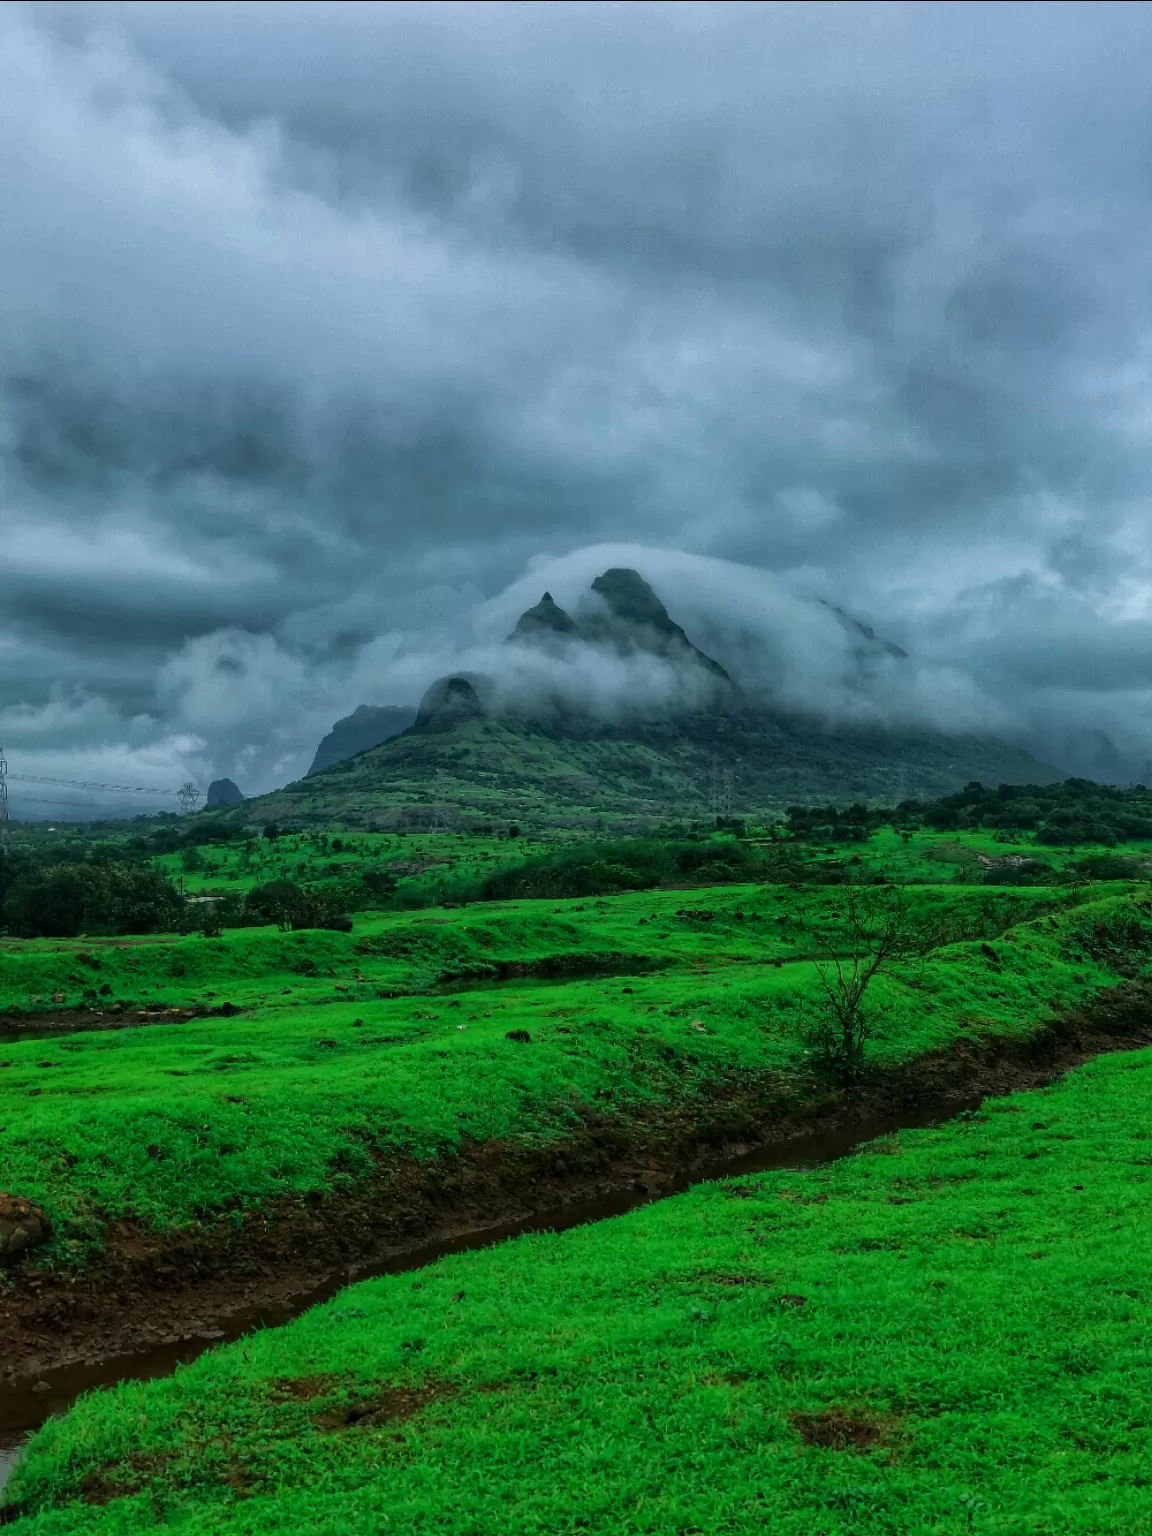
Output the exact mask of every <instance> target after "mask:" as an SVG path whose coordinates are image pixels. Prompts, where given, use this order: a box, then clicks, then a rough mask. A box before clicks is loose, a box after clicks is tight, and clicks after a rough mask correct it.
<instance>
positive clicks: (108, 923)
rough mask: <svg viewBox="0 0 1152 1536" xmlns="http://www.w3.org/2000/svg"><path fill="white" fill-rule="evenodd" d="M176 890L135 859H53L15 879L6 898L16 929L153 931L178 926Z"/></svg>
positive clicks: (54, 933)
mask: <svg viewBox="0 0 1152 1536" xmlns="http://www.w3.org/2000/svg"><path fill="white" fill-rule="evenodd" d="M182 909H183V903H182V902H181V899H180V896H179V894H178V892H177V891H176V888H175V887H174V886H173V884H172V882H171V881H170V880H168V879H167V878H166V877H165V876H164V875H163V874H161V873H160V871H159V870H155V869H146V868H141V867H140V866H139V865H136V864H123V863H121V864H111V863H109V864H81V863H76V864H56V865H52V866H48V867H46V868H41V869H35V870H30V871H28V872H27V873H26V874H24V875H22V876H21V877H20V878H19V879H17V880H16V881H15V883H14V884H13V886H12V889H11V890H10V891H9V893H8V899H7V901H6V903H5V915H6V917H7V919H8V923H9V925H10V927H11V928H12V931H13V932H14V933H18V934H20V935H22V936H24V937H27V938H36V937H43V938H73V937H75V936H76V935H77V934H80V933H157V932H165V931H167V930H168V929H170V928H173V927H175V926H176V924H177V922H178V921H179V918H180V914H181V912H182Z"/></svg>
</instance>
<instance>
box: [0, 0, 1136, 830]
mask: <svg viewBox="0 0 1152 1536" xmlns="http://www.w3.org/2000/svg"><path fill="white" fill-rule="evenodd" d="M1150 70H1152V13H1150V12H1149V11H1148V9H1147V8H1145V7H1138V6H1130V5H1123V4H1107V3H1105V4H1092V5H1082V4H1079V3H1068V4H1043V3H1041V4H979V3H973V4H949V3H935V4H916V3H910V4H875V3H861V4H858V5H852V6H844V5H837V4H819V3H817V4H810V5H805V6H798V5H779V6H776V5H773V6H746V5H728V4H723V3H713V4H709V5H696V4H693V3H681V4H673V5H664V4H659V3H653V4H643V5H632V4H622V5H612V6H608V5H598V4H581V5H503V4H486V3H473V4H470V5H469V6H466V7H465V6H459V5H439V4H392V5H374V4H342V3H322V4H321V3H316V4H313V3H308V0H304V3H297V4H292V5H286V4H285V5H281V4H275V3H261V4H248V3H242V0H241V3H229V4H214V3H210V0H209V3H205V0H200V3H197V4H194V5H193V4H183V3H179V0H176V3H169V4H150V3H137V4H131V5H119V4H100V3H96V4H86V3H70V4H65V5H56V4H52V3H41V4H38V5H34V6H33V5H29V6H25V5H21V4H9V5H3V6H0V206H3V208H4V210H5V216H4V235H3V239H2V241H0V334H2V335H3V338H4V345H3V349H2V351H0V661H2V662H3V665H2V666H0V741H2V742H3V744H4V746H5V748H6V750H7V752H8V755H9V758H10V760H11V762H12V765H13V771H14V772H15V771H16V770H17V763H19V765H20V766H21V767H23V768H24V770H25V771H26V772H27V773H29V774H33V773H36V774H39V775H40V776H59V777H75V778H83V779H91V780H94V781H95V780H99V781H107V782H113V781H120V780H123V781H125V782H132V783H139V784H153V783H156V784H162V785H164V786H167V785H168V784H169V783H170V782H171V781H172V780H173V778H174V779H175V780H176V782H179V781H180V778H181V777H182V776H188V775H193V776H196V777H198V778H200V779H201V780H202V781H206V779H207V778H208V777H211V776H214V775H215V774H219V773H228V774H230V776H232V777H235V778H237V781H238V782H240V783H241V784H242V786H243V787H244V788H245V789H248V790H255V789H262V788H267V787H270V786H271V785H272V784H273V783H275V782H279V781H282V780H283V779H284V778H287V777H291V776H292V775H293V774H294V773H297V772H300V771H302V767H303V766H306V760H307V758H308V755H309V753H310V752H311V750H312V748H313V747H314V744H315V740H316V739H317V737H318V735H319V734H322V732H323V730H324V729H326V728H327V727H328V725H330V724H331V721H332V719H333V718H334V717H335V715H336V714H339V713H342V712H345V711H346V709H347V708H350V707H352V706H353V705H354V704H356V703H359V702H379V703H386V702H406V701H409V700H411V699H412V698H414V697H415V695H416V693H417V692H418V691H419V688H420V686H421V684H422V682H423V681H424V680H426V679H427V678H428V677H430V676H432V675H435V674H436V673H437V672H440V671H444V670H448V669H450V668H451V667H453V666H456V665H462V664H464V663H465V662H466V661H467V660H468V658H469V657H472V658H473V659H478V658H480V657H482V654H483V651H484V647H485V646H486V645H488V644H490V643H491V642H492V640H493V638H494V637H497V632H498V629H499V624H500V623H503V621H504V618H503V616H504V614H505V611H508V612H510V611H511V609H512V608H514V607H515V605H516V603H517V602H519V596H518V592H517V591H516V589H518V587H519V584H520V583H521V581H522V580H523V581H524V582H526V585H525V586H524V591H525V592H526V593H528V594H529V600H530V601H535V599H536V597H538V596H539V592H537V591H535V590H530V589H532V588H533V583H534V582H535V579H536V576H537V574H538V573H539V571H541V570H544V569H551V567H549V566H548V562H549V561H550V560H551V561H558V562H559V565H558V566H557V571H558V574H557V575H556V576H555V578H553V576H552V575H549V577H548V580H549V581H551V580H553V579H555V580H556V582H557V584H558V585H559V584H560V582H561V580H562V579H563V578H564V575H565V572H567V571H568V569H569V568H571V570H572V571H573V572H575V571H576V570H577V568H579V569H580V570H582V569H583V567H582V566H581V561H585V560H586V559H587V560H590V559H593V558H594V557H593V555H592V554H588V555H587V556H586V555H585V554H584V553H583V551H590V550H594V549H595V548H596V547H597V546H600V545H604V544H607V543H609V542H619V543H624V544H628V545H638V546H641V547H643V548H644V549H647V550H665V551H672V550H678V551H681V552H683V557H698V559H699V561H701V562H702V563H701V564H698V565H695V566H692V565H691V564H686V563H684V559H683V558H682V556H676V555H671V554H669V555H667V556H666V557H664V556H657V555H652V556H650V557H649V558H650V559H651V560H652V561H653V562H655V563H654V564H653V566H652V570H651V573H650V574H651V579H652V580H653V581H654V583H655V584H656V585H657V587H658V589H659V590H660V591H661V595H662V596H664V597H665V600H666V601H667V602H668V604H669V607H670V608H671V609H672V611H673V613H674V615H675V616H676V617H677V619H678V620H679V621H680V622H681V623H683V624H684V625H685V626H686V627H687V628H688V630H689V633H690V634H691V635H692V636H693V638H694V639H696V640H697V643H699V644H701V645H702V646H703V647H704V648H705V649H706V650H707V649H710V647H713V648H715V649H716V650H717V652H719V650H720V648H721V646H722V645H724V644H728V645H730V646H732V648H733V649H732V655H733V656H734V657H735V658H736V659H735V660H734V661H733V666H734V668H736V667H738V665H742V666H744V667H745V668H750V667H753V657H754V656H755V657H759V656H761V655H762V654H765V653H766V654H768V655H769V656H770V657H771V661H770V668H771V671H772V673H773V676H774V679H775V683H776V686H777V687H778V688H779V689H781V690H786V691H787V690H790V694H789V696H790V697H793V698H795V699H796V700H798V701H799V702H803V703H807V705H808V706H809V707H813V708H819V709H825V710H830V711H833V712H837V711H843V710H850V709H854V708H859V707H860V703H859V694H858V692H855V693H853V692H852V691H851V690H849V692H848V693H845V690H844V688H843V685H842V678H843V666H842V658H841V657H840V655H839V652H838V650H837V645H838V644H839V641H838V639H837V629H838V626H837V622H836V621H835V619H834V618H832V619H829V617H828V612H827V610H823V611H821V610H820V607H819V605H818V604H815V603H813V602H811V601H809V599H812V598H815V597H825V598H827V599H828V600H829V601H831V602H834V603H837V604H839V605H840V606H842V607H843V608H845V609H846V610H848V611H850V612H854V613H860V614H863V615H866V616H867V618H868V620H869V621H870V622H871V623H873V624H874V625H875V626H876V628H877V630H878V631H879V632H880V633H882V634H884V635H887V636H890V637H891V638H892V639H894V640H895V641H897V642H898V643H899V644H901V645H902V646H904V647H905V648H906V649H907V650H908V651H909V652H910V654H911V656H912V657H913V659H914V665H913V666H911V667H909V668H905V669H902V670H901V669H888V670H889V671H891V672H893V673H894V674H898V676H897V675H893V676H892V677H890V678H888V679H887V682H886V683H885V686H884V687H881V686H880V682H881V681H883V679H882V678H881V679H874V680H873V685H872V688H871V693H870V694H869V696H868V702H867V708H868V709H880V710H883V711H886V712H888V713H890V714H892V715H894V716H898V717H907V718H926V719H938V720H941V721H944V720H949V721H956V722H961V723H964V724H965V725H966V726H967V725H980V724H984V725H986V726H987V727H988V728H991V729H1000V730H1009V731H1010V734H1012V735H1014V736H1015V738H1016V739H1020V740H1023V741H1024V742H1025V744H1027V745H1030V746H1031V747H1032V748H1033V749H1034V750H1037V751H1038V752H1040V754H1041V755H1044V756H1046V757H1048V758H1050V759H1053V760H1056V761H1058V762H1059V763H1060V764H1061V765H1062V766H1065V767H1067V768H1069V769H1073V770H1077V771H1083V772H1096V773H1104V774H1107V775H1109V776H1115V777H1121V778H1123V777H1126V776H1130V775H1132V774H1134V773H1136V772H1138V771H1140V770H1141V769H1142V767H1143V764H1144V762H1145V761H1146V760H1147V759H1148V758H1149V757H1152V709H1150V705H1152V647H1150V645H1149V641H1150V640H1152V555H1150V553H1149V547H1148V541H1147V525H1148V510H1147V486H1148V465H1149V442H1150V434H1152V325H1150V320H1149V310H1148V299H1147V295H1148V293H1149V292H1152V270H1150V267H1152V238H1150V236H1152V227H1150V226H1152V190H1150V189H1152V181H1150V180H1149V178H1148V176H1147V167H1146V165H1145V159H1146V156H1145V153H1144V148H1143V146H1145V145H1146V144H1147V143H1148V142H1152V132H1150V130H1152V122H1150V118H1152V98H1150V97H1149V94H1148V91H1147V86H1146V82H1147V79H1148V77H1149V73H1150ZM574 550H575V551H578V552H580V553H577V554H576V555H572V554H570V553H569V552H571V551H574ZM595 558H597V559H598V558H599V556H598V555H597V556H595ZM661 561H663V563H662V564H661V563H660V562H661ZM531 562H536V563H537V564H536V568H535V569H532V568H531V567H530V563H531ZM624 563H636V564H639V563H640V562H639V561H638V560H636V561H631V562H624ZM657 567H658V569H657ZM749 568H751V570H749ZM525 572H528V575H527V576H526V577H525V576H523V575H522V573H525ZM757 573H758V574H757ZM573 579H575V577H574V578H573ZM510 588H512V589H513V590H512V591H510V590H509V589H510ZM758 594H759V595H758ZM557 595H559V594H557ZM705 598H707V601H705ZM716 598H719V604H717V603H716V602H715V601H714V599H716ZM758 603H759V604H761V605H762V606H763V607H764V608H766V609H770V610H771V611H772V613H773V615H775V617H773V618H772V620H771V622H767V621H763V619H762V616H761V617H758V616H757V615H758V609H757V604H758ZM502 605H503V606H502ZM523 606H527V602H525V603H524V605H523ZM717 612H720V613H722V614H723V615H724V616H725V618H726V620H727V621H728V622H727V625H726V627H727V629H728V630H731V631H732V632H733V635H734V634H735V631H737V630H739V631H741V633H743V634H744V642H743V650H741V642H739V641H738V640H737V639H735V638H733V635H729V636H728V638H727V639H725V636H724V635H721V634H719V633H713V631H712V630H710V629H709V628H708V626H709V624H712V625H713V629H714V628H715V622H714V621H715V615H716V613H717ZM710 615H711V617H710ZM829 624H831V626H832V628H829V627H828V626H829ZM476 626H478V627H476ZM722 627H723V626H722ZM477 647H479V650H477ZM758 647H761V648H762V649H758ZM722 659H723V658H722ZM757 664H759V663H757ZM881 670H882V671H883V669H881ZM909 679H912V681H909ZM649 682H650V684H651V685H652V686H655V685H656V684H655V682H654V680H651V679H650V680H649ZM597 686H599V685H597ZM30 787H31V786H28V788H30ZM16 789H17V783H16V781H15V780H14V782H13V802H14V807H15V808H16V809H17V810H18V811H19V809H20V807H19V804H18V802H17V801H16ZM50 793H51V791H50V790H47V789H46V790H45V792H44V796H43V797H42V799H43V801H44V802H45V803H44V804H43V805H42V806H41V807H40V808H42V809H44V810H45V811H51V809H52V807H51V806H49V805H48V804H47V803H46V802H47V798H48V796H49V794H50ZM28 810H29V813H31V810H32V806H31V799H30V797H29V804H28Z"/></svg>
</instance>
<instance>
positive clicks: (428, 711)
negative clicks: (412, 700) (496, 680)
mask: <svg viewBox="0 0 1152 1536" xmlns="http://www.w3.org/2000/svg"><path fill="white" fill-rule="evenodd" d="M479 681H480V679H478V678H473V677H464V676H462V675H458V676H456V677H441V678H439V679H438V680H437V681H436V682H434V683H433V684H432V686H431V688H429V689H428V692H427V693H426V694H425V695H424V697H423V698H422V699H421V700H420V709H419V712H418V713H417V716H416V729H417V730H418V731H446V730H451V728H452V727H453V726H455V725H459V724H460V722H461V721H463V720H473V719H480V718H481V717H482V716H483V714H484V705H483V703H482V702H481V699H480V695H479V693H478V692H477V690H476V684H477V682H479Z"/></svg>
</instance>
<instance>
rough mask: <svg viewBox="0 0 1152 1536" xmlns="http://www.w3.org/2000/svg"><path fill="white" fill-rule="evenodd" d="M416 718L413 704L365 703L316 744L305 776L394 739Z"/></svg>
mask: <svg viewBox="0 0 1152 1536" xmlns="http://www.w3.org/2000/svg"><path fill="white" fill-rule="evenodd" d="M415 722H416V711H415V710H414V709H413V708H412V706H411V705H410V704H383V705H374V704H361V705H359V706H358V707H357V708H356V709H354V710H353V711H352V713H351V714H350V715H345V716H344V718H343V720H337V722H336V724H335V725H334V726H333V727H332V729H331V730H330V731H329V732H328V734H327V736H325V738H324V740H323V741H322V742H321V743H320V745H319V746H318V747H317V748H316V756H315V757H314V758H313V759H312V766H311V768H309V770H308V773H307V774H306V775H305V777H306V778H307V777H308V776H309V775H310V774H313V773H322V772H323V771H324V769H325V768H331V767H333V766H334V765H335V764H336V763H342V762H344V761H345V759H346V758H349V757H357V756H359V754H360V753H361V752H368V751H370V750H371V749H372V748H373V747H378V746H379V745H380V744H381V742H385V741H391V739H392V737H393V736H399V735H400V733H401V732H402V731H406V730H408V728H409V726H411V725H414V724H415Z"/></svg>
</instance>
